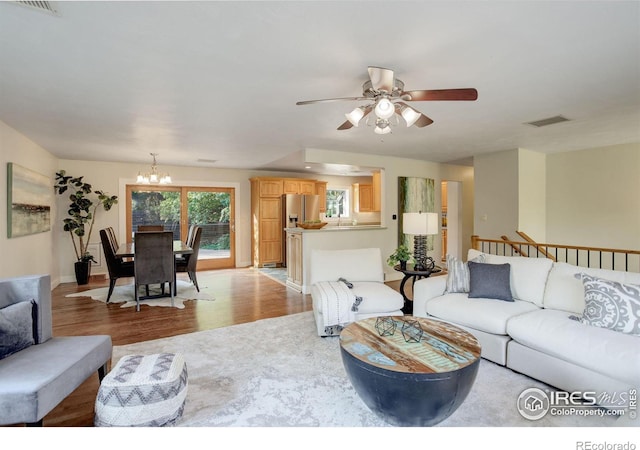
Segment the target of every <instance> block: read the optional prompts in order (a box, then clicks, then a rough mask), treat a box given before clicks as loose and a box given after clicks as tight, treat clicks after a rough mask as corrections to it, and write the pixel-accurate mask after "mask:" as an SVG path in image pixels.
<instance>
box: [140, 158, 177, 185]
mask: <svg viewBox="0 0 640 450" xmlns="http://www.w3.org/2000/svg"><path fill="white" fill-rule="evenodd" d="M149 154H150V155H151V156H152V157H153V164H151V172H149V173H145V174H144V175H143V174H142V173H140V172H138V177H137V178H136V183H140V184H151V183H159V184H171V175H169V174H168V173H158V165H157V164H156V156H158V154H157V153H149Z"/></svg>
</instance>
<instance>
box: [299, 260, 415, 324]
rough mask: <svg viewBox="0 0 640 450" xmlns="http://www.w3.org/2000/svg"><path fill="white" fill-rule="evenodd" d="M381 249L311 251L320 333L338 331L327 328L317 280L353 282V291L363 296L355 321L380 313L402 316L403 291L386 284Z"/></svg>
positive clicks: (316, 318) (314, 301)
mask: <svg viewBox="0 0 640 450" xmlns="http://www.w3.org/2000/svg"><path fill="white" fill-rule="evenodd" d="M383 264H384V263H383V260H382V254H381V252H380V249H379V248H361V249H346V250H317V249H314V250H311V256H310V284H311V298H312V300H313V315H314V317H315V321H316V327H317V331H318V336H331V335H337V334H339V329H333V330H325V325H324V318H323V316H322V314H323V311H322V302H321V300H320V299H321V294H320V293H319V290H318V286H317V283H319V282H322V281H338V279H340V278H344V279H346V280H347V281H349V282H350V283H352V284H353V288H352V289H351V290H352V291H353V294H354V295H355V296H358V297H362V303H360V305H359V306H358V311H357V312H356V313H355V320H360V319H366V318H368V317H378V316H402V315H403V313H402V307H403V306H404V299H403V297H402V294H400V293H399V292H398V291H396V290H394V289H392V288H391V287H389V286H387V285H386V284H384V266H383Z"/></svg>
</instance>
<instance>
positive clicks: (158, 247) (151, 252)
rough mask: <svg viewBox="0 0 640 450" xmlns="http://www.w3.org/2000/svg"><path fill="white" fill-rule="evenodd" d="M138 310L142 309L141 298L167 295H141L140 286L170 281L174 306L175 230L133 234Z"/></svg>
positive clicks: (170, 293)
mask: <svg viewBox="0 0 640 450" xmlns="http://www.w3.org/2000/svg"><path fill="white" fill-rule="evenodd" d="M133 242H134V253H133V260H134V268H135V270H134V272H135V296H136V311H140V300H142V299H150V298H160V297H167V294H165V293H164V290H163V292H162V293H160V294H153V295H145V296H140V292H139V291H140V286H145V289H146V288H147V287H148V286H149V285H151V284H159V285H161V286H164V283H169V295H170V296H171V306H173V297H174V280H175V267H176V265H175V260H174V256H173V232H172V231H158V232H143V233H136V234H135V235H134V236H133Z"/></svg>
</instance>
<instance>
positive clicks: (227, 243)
mask: <svg viewBox="0 0 640 450" xmlns="http://www.w3.org/2000/svg"><path fill="white" fill-rule="evenodd" d="M126 202H127V204H126V235H127V241H128V242H131V241H133V235H134V233H135V232H136V231H137V229H138V227H139V226H140V225H161V226H162V227H163V229H164V230H165V231H172V232H173V236H174V237H173V238H174V239H176V240H181V241H186V239H187V233H188V232H189V227H190V226H191V225H198V226H200V227H202V238H201V241H200V249H199V252H198V270H211V269H223V268H231V267H235V189H234V188H218V187H189V186H147V185H127V187H126Z"/></svg>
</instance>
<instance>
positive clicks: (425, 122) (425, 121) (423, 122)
mask: <svg viewBox="0 0 640 450" xmlns="http://www.w3.org/2000/svg"><path fill="white" fill-rule="evenodd" d="M432 123H433V120H431V119H430V118H428V117H427V116H425V115H424V114H422V113H421V114H420V118H419V119H418V120H416V123H414V125H415V126H417V127H418V128H422V127H426V126H427V125H431V124H432Z"/></svg>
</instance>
